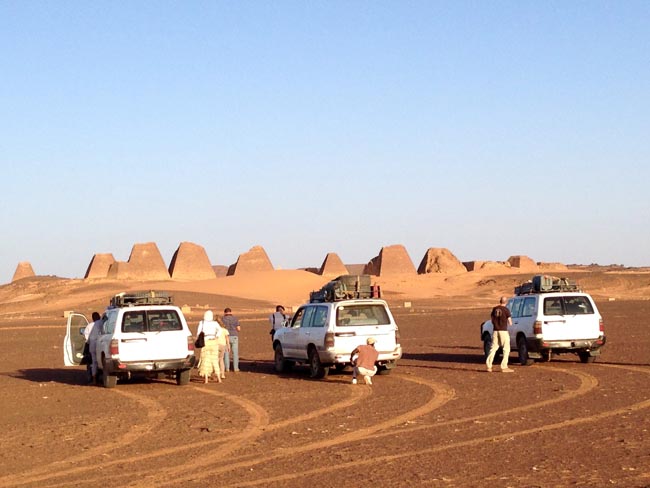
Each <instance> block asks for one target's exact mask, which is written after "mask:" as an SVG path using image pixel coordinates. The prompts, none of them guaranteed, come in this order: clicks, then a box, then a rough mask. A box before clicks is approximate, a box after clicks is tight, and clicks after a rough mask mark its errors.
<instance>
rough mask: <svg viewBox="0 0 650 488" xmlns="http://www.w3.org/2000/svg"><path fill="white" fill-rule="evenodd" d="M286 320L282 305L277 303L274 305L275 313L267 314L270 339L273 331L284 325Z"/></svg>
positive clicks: (273, 333)
mask: <svg viewBox="0 0 650 488" xmlns="http://www.w3.org/2000/svg"><path fill="white" fill-rule="evenodd" d="M286 320H287V316H286V315H285V314H284V307H283V306H282V305H278V306H277V307H275V313H272V314H271V315H269V322H270V323H271V341H273V337H275V331H276V330H278V329H280V328H282V327H284V323H285V322H286Z"/></svg>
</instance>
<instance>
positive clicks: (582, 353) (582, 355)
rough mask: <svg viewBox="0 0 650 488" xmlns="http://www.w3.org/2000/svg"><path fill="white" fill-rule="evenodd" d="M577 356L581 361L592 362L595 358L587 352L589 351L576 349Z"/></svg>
mask: <svg viewBox="0 0 650 488" xmlns="http://www.w3.org/2000/svg"><path fill="white" fill-rule="evenodd" d="M578 357H579V358H580V362H581V363H585V364H588V363H593V362H594V361H595V360H596V356H592V355H591V354H589V351H578Z"/></svg>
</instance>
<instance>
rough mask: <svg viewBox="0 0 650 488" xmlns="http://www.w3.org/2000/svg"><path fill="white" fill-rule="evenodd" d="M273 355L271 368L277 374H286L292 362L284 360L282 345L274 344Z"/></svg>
mask: <svg viewBox="0 0 650 488" xmlns="http://www.w3.org/2000/svg"><path fill="white" fill-rule="evenodd" d="M273 350H274V351H275V354H274V355H273V366H274V367H275V371H276V372H277V373H286V372H287V371H289V370H290V369H291V367H292V366H293V361H287V360H286V359H284V352H283V351H282V345H281V344H276V345H275V347H274V348H273Z"/></svg>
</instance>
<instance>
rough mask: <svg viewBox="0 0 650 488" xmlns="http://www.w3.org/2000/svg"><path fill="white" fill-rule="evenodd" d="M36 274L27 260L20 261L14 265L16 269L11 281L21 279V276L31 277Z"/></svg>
mask: <svg viewBox="0 0 650 488" xmlns="http://www.w3.org/2000/svg"><path fill="white" fill-rule="evenodd" d="M32 276H36V274H35V273H34V269H33V268H32V265H31V263H30V262H29V261H21V262H20V263H18V266H16V271H15V272H14V277H13V278H12V279H11V281H12V283H13V282H14V281H18V280H22V279H23V278H31V277H32Z"/></svg>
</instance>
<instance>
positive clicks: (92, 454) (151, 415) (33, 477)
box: [0, 390, 167, 487]
mask: <svg viewBox="0 0 650 488" xmlns="http://www.w3.org/2000/svg"><path fill="white" fill-rule="evenodd" d="M115 393H117V394H119V395H122V396H125V397H127V398H129V399H131V400H133V401H134V402H137V403H139V404H140V405H141V406H142V408H143V410H144V411H145V412H147V419H146V421H145V422H143V423H141V424H136V425H134V426H131V427H130V429H129V431H128V432H126V433H125V434H123V435H122V436H120V437H117V438H115V439H113V440H110V438H108V439H107V440H106V442H105V443H104V442H103V443H102V444H101V445H100V446H96V447H92V448H90V449H88V450H86V451H84V452H83V453H81V454H77V455H74V456H71V457H68V458H66V459H62V460H60V461H54V462H52V463H50V464H46V465H41V466H37V467H35V468H33V469H31V470H29V471H25V472H22V473H20V474H12V475H9V476H5V477H3V478H0V487H10V486H11V487H13V486H20V485H24V484H28V483H34V482H38V481H44V480H47V479H51V478H53V477H60V476H65V475H68V474H74V473H78V472H82V471H84V470H91V469H94V465H93V466H90V467H84V466H76V467H72V468H63V469H58V465H61V464H63V463H66V464H68V463H73V464H79V463H83V462H84V461H88V460H93V459H96V458H97V457H98V456H101V455H102V454H105V453H106V452H111V451H115V450H117V449H121V448H123V447H124V446H125V445H128V444H132V443H134V442H135V441H137V440H138V439H139V438H141V437H143V436H145V435H146V434H147V433H149V432H151V431H152V430H154V428H155V427H157V426H158V425H159V424H160V423H162V421H163V420H164V419H165V417H167V410H166V409H165V408H163V406H162V405H161V404H160V403H159V402H158V401H156V400H152V399H151V398H149V397H146V396H143V395H139V394H136V393H132V392H128V391H124V390H115ZM52 471H56V473H55V474H54V476H53V473H52Z"/></svg>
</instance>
